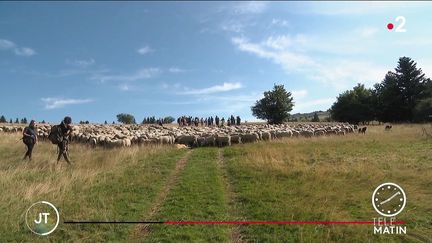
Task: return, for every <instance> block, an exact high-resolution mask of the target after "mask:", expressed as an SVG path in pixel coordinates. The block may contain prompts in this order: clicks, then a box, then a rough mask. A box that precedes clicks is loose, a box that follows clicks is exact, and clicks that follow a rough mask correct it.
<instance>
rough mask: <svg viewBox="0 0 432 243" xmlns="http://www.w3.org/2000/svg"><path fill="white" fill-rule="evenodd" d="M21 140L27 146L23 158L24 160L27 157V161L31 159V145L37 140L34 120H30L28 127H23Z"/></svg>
mask: <svg viewBox="0 0 432 243" xmlns="http://www.w3.org/2000/svg"><path fill="white" fill-rule="evenodd" d="M22 140H23V142H24V144H25V145H26V146H27V152H26V153H25V155H24V158H23V160H25V159H26V158H27V157H28V158H29V161H31V160H32V152H33V147H34V145H35V144H37V141H38V140H37V133H36V122H35V121H34V120H31V121H30V124H29V125H28V127H26V128H24V130H23V138H22Z"/></svg>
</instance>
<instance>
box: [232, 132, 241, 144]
mask: <svg viewBox="0 0 432 243" xmlns="http://www.w3.org/2000/svg"><path fill="white" fill-rule="evenodd" d="M231 143H232V144H238V143H241V137H240V135H238V134H233V135H231Z"/></svg>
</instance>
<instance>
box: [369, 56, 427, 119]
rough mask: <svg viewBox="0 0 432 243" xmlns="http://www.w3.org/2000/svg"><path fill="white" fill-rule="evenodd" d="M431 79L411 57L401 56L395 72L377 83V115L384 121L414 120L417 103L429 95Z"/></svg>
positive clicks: (389, 73)
mask: <svg viewBox="0 0 432 243" xmlns="http://www.w3.org/2000/svg"><path fill="white" fill-rule="evenodd" d="M429 85H430V79H427V78H426V77H425V74H424V73H423V71H422V70H421V69H420V68H417V63H416V62H415V61H414V60H412V59H411V58H409V57H401V58H399V61H398V65H397V67H396V68H395V72H388V73H387V75H386V76H385V78H384V80H383V81H382V82H381V83H380V84H377V85H375V89H376V96H377V98H376V101H377V102H376V105H377V109H376V110H377V117H378V119H379V120H381V121H384V122H389V121H390V122H391V121H393V122H394V121H396V122H403V121H413V119H414V112H415V107H416V105H417V104H418V103H419V102H420V101H421V100H422V99H425V98H427V97H428V95H427V90H428V86H429Z"/></svg>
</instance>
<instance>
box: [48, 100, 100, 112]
mask: <svg viewBox="0 0 432 243" xmlns="http://www.w3.org/2000/svg"><path fill="white" fill-rule="evenodd" d="M41 100H42V102H44V103H45V109H47V110H51V109H57V108H62V107H65V106H67V105H78V104H85V103H89V102H93V100H92V99H63V98H52V97H50V98H41Z"/></svg>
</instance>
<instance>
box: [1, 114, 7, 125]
mask: <svg viewBox="0 0 432 243" xmlns="http://www.w3.org/2000/svg"><path fill="white" fill-rule="evenodd" d="M0 123H6V118H5V117H4V116H3V115H2V116H1V117H0Z"/></svg>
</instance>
